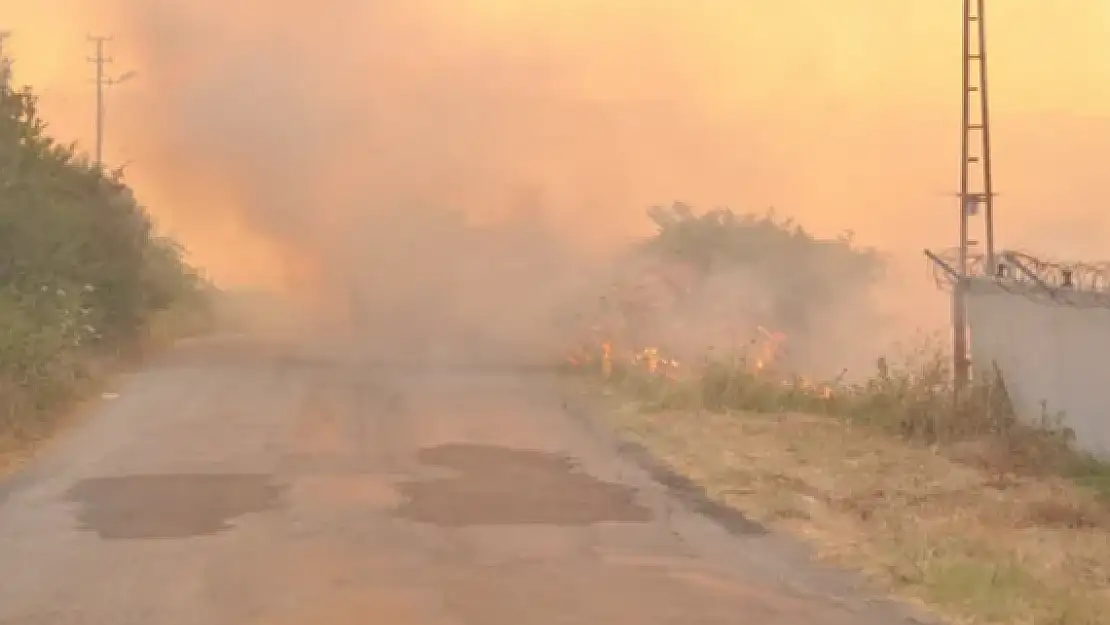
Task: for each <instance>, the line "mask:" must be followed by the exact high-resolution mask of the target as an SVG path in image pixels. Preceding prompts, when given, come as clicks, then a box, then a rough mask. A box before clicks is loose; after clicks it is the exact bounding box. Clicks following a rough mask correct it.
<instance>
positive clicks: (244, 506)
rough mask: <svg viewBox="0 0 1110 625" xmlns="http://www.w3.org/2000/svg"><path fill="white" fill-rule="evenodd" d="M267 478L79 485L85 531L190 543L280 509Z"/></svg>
mask: <svg viewBox="0 0 1110 625" xmlns="http://www.w3.org/2000/svg"><path fill="white" fill-rule="evenodd" d="M283 492H284V488H283V487H282V486H279V485H276V484H273V483H272V482H271V481H270V477H269V476H267V475H243V474H230V475H205V474H198V475H128V476H123V477H103V478H95V479H90V480H84V481H82V482H79V483H78V484H77V485H75V486H74V487H73V488H72V489H71V490H70V493H69V495H70V498H71V499H72V500H73V501H75V502H77V503H79V504H80V505H81V509H80V510H79V512H78V521H79V522H80V524H81V528H82V529H85V530H91V531H94V532H96V533H97V534H98V535H100V537H101V538H105V539H137V538H187V537H191V536H204V535H208V534H215V533H217V532H220V531H223V530H227V529H230V528H231V523H230V522H231V521H232V520H233V519H235V518H236V517H239V516H242V515H244V514H248V513H251V512H261V511H264V510H267V509H270V508H272V507H274V506H275V505H277V504H278V503H279V501H280V499H281V496H282V494H283Z"/></svg>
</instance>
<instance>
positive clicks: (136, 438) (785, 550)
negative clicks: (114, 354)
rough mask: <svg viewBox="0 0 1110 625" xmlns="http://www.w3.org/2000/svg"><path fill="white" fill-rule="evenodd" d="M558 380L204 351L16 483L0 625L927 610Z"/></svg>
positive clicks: (807, 622) (440, 622) (604, 619)
mask: <svg viewBox="0 0 1110 625" xmlns="http://www.w3.org/2000/svg"><path fill="white" fill-rule="evenodd" d="M555 389H556V385H555V384H553V383H552V381H551V380H550V379H548V378H547V377H545V375H544V374H542V373H540V372H535V371H531V372H530V371H527V370H513V369H511V368H499V367H469V368H468V367H446V366H444V367H436V368H430V367H423V368H422V367H417V366H402V365H393V366H390V365H386V364H382V363H368V362H362V363H359V362H354V361H341V360H336V359H326V358H319V357H315V358H308V357H298V356H297V355H296V354H295V353H292V352H288V351H287V350H274V349H261V348H258V347H250V346H246V345H244V344H238V343H225V344H219V345H211V344H210V345H204V344H198V345H193V346H191V347H189V348H185V349H182V350H181V351H179V352H178V353H176V354H175V355H173V356H171V357H169V358H167V359H165V360H164V361H162V362H160V363H156V364H155V365H153V366H151V367H149V368H148V369H146V370H145V371H142V372H140V373H136V374H134V375H132V376H129V377H128V378H127V379H126V380H124V381H123V382H122V383H121V386H120V388H119V396H118V398H115V399H111V400H106V401H104V402H102V405H100V406H99V407H98V408H97V409H96V411H95V412H96V414H92V415H89V416H88V417H87V418H85V419H84V421H83V422H82V424H81V425H80V426H79V427H77V428H75V429H74V430H73V431H71V432H69V433H68V434H66V435H65V436H64V438H63V439H62V440H60V441H59V442H58V443H57V444H55V445H53V446H52V447H51V448H50V450H49V451H48V452H47V453H46V454H45V455H43V456H42V457H40V458H39V459H38V460H36V461H35V462H34V463H33V464H32V465H31V466H29V467H28V468H27V469H26V470H25V471H23V472H22V473H20V474H18V475H16V476H14V477H12V478H10V479H9V480H8V481H7V482H5V483H2V484H0V624H3V625H16V624H18V625H48V624H49V625H61V624H67V625H77V624H81V625H160V624H165V625H178V624H181V625H186V624H187V625H224V624H228V625H231V624H235V625H255V624H257V625H325V624H326V625H371V624H373V625H544V624H551V625H555V624H567V625H569V624H577V623H582V624H590V625H601V624H623V623H628V624H630V625H631V624H635V625H652V624H664V623H666V624H675V625H699V624H718V623H721V624H723V623H730V624H734V623H752V624H754V625H775V624H791V625H834V624H860V625H870V624H875V625H879V624H882V625H892V624H897V623H908V622H912V621H910V620H909V619H907V618H905V617H904V615H903V614H901V610H900V609H898V608H896V607H892V606H890V605H888V604H886V603H879V602H869V601H866V600H864V599H862V598H861V595H860V594H859V593H858V592H857V591H856V590H855V589H853V588H852V586H851V581H850V580H849V579H847V576H845V575H841V574H837V573H835V572H831V571H826V570H822V569H820V568H818V567H816V566H814V565H811V564H809V563H808V560H807V557H806V555H805V553H804V551H803V550H801V549H799V548H797V547H796V546H794V545H792V544H790V542H789V541H786V540H784V539H782V538H779V537H776V536H775V535H773V534H768V533H766V532H763V531H761V530H760V528H759V527H758V526H755V525H753V524H751V523H745V522H744V521H743V519H738V518H736V517H731V518H729V517H727V516H723V517H720V518H717V516H716V515H714V514H712V512H713V511H712V510H711V509H708V508H706V507H705V506H702V505H698V503H697V502H696V501H694V500H692V499H691V498H690V497H689V496H688V493H686V494H683V493H682V492H681V485H676V484H675V483H674V480H671V479H666V476H661V475H659V474H655V473H653V472H652V471H651V470H649V469H648V468H645V465H642V464H641V463H639V462H637V461H636V460H635V459H634V458H633V457H631V456H629V455H628V454H624V453H620V452H618V450H617V448H616V446H615V445H614V444H613V442H612V441H611V440H608V439H607V438H606V437H605V436H603V435H601V434H599V433H597V432H594V431H592V430H591V428H589V427H588V426H587V425H586V420H583V419H582V418H580V417H581V415H577V416H574V415H572V414H569V413H570V412H573V411H568V409H567V407H566V406H565V405H564V403H563V402H562V400H561V398H560V396H559V394H558V392H557V391H556V390H555ZM706 510H708V512H709V513H710V514H706Z"/></svg>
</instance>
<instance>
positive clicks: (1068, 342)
mask: <svg viewBox="0 0 1110 625" xmlns="http://www.w3.org/2000/svg"><path fill="white" fill-rule="evenodd" d="M968 323H969V326H970V331H971V357H972V365H973V367H974V368H975V370H977V371H983V370H989V368H990V367H991V363H992V362H994V363H996V364H997V366H998V367H999V368H1000V369H1001V371H1002V373H1003V375H1004V377H1005V380H1006V385H1007V388H1008V390H1009V392H1010V397H1011V399H1012V401H1013V403H1014V408H1015V409H1016V410H1017V411H1018V413H1019V415H1020V416H1021V417H1022V418H1026V419H1029V420H1030V421H1031V422H1039V421H1040V419H1041V416H1042V415H1043V414H1044V412H1045V410H1046V409H1047V412H1048V414H1049V415H1053V416H1054V415H1055V414H1056V413H1058V412H1062V413H1063V417H1064V421H1063V424H1064V425H1066V426H1067V427H1069V428H1071V429H1072V430H1073V431H1074V432H1075V436H1076V444H1077V445H1078V446H1079V447H1080V448H1082V449H1084V450H1085V451H1088V452H1090V453H1092V454H1095V455H1099V456H1104V457H1110V309H1107V308H1106V307H1104V306H1093V305H1092V306H1082V305H1075V304H1061V303H1058V302H1054V301H1053V300H1052V299H1051V298H1049V297H1048V296H1047V295H1044V294H1037V293H1032V292H1008V291H1006V290H1003V289H1001V288H999V287H998V286H997V285H995V284H993V283H992V282H990V281H976V282H975V283H973V284H972V285H971V288H970V293H969V296H968Z"/></svg>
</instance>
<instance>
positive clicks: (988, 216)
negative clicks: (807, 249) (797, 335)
mask: <svg viewBox="0 0 1110 625" xmlns="http://www.w3.org/2000/svg"><path fill="white" fill-rule="evenodd" d="M985 3H986V2H985V0H963V13H964V15H963V51H962V58H963V69H962V71H961V72H960V73H961V81H962V83H963V84H962V92H963V110H962V115H961V118H962V119H961V121H962V126H963V137H962V145H961V158H960V160H961V166H960V193H959V200H960V251H959V255H960V256H959V262H958V263H957V271H958V272H959V276H958V279H957V281H956V284H955V287H954V289H953V293H952V308H953V310H952V325H953V333H952V338H953V346H952V347H953V349H952V356H953V359H954V363H953V365H954V366H953V369H954V373H955V378H956V385H957V388H962V387H963V386H964V385H965V384H966V383H967V381H968V380H969V379H970V373H971V371H970V360H969V358H968V356H969V353H968V352H969V345H968V343H969V342H968V324H967V288H968V278H969V276H968V265H969V255H970V248H971V246H972V245H973V244H974V243H975V241H973V240H972V239H971V238H970V231H971V223H970V222H971V219H972V218H973V217H977V216H979V215H980V214H982V216H983V238H984V243H985V249H984V252H985V256H986V265H985V270H986V271H987V272H988V274H987V275H991V276H993V275H994V274H995V271H996V269H995V268H996V262H995V248H994V196H995V193H994V187H993V180H992V178H991V141H990V138H991V135H990V100H989V98H988V95H987V34H986V25H985V23H984V19H983V16H984V5H985Z"/></svg>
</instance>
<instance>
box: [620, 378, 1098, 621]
mask: <svg viewBox="0 0 1110 625" xmlns="http://www.w3.org/2000/svg"><path fill="white" fill-rule="evenodd" d="M940 373H943V372H940ZM713 375H720V371H719V370H718V371H717V373H716V374H713V373H712V371H706V372H702V373H701V375H700V376H699V379H698V380H696V384H690V383H682V382H675V381H666V380H662V381H660V380H658V379H656V380H655V381H651V380H647V381H645V379H644V377H643V376H638V375H635V374H633V373H630V372H621V371H620V367H618V372H617V374H615V376H614V377H615V380H610V382H609V383H608V384H606V385H601V386H599V387H598V388H599V389H600V388H604V389H605V390H606V391H607V392H608V394H609V396H610V400H611V401H614V402H616V404H617V405H614V406H611V409H610V410H606V411H603V412H604V413H605V414H607V415H608V419H610V424H611V425H612V426H613V427H614V428H615V429H617V430H618V431H619V432H620V433H621V434H622V435H623V436H626V437H628V438H631V439H633V440H635V441H636V442H638V443H640V444H641V445H643V446H644V447H645V448H647V449H648V450H649V451H650V452H652V453H654V454H655V455H656V456H657V457H658V458H659V459H661V460H662V461H664V462H666V463H667V464H669V465H670V466H671V468H673V469H674V470H676V471H677V472H679V473H682V474H684V475H686V476H687V477H689V478H691V479H693V480H695V481H697V482H699V483H701V484H702V485H704V486H705V488H706V490H707V491H708V492H709V494H710V495H711V496H713V497H716V498H717V499H719V500H720V501H722V502H724V503H726V504H728V505H730V506H734V507H736V508H738V509H740V510H742V511H743V512H744V513H745V514H747V515H748V516H749V517H751V518H754V519H757V520H759V521H761V522H764V523H766V524H768V525H770V526H773V527H778V528H781V529H783V530H785V531H788V532H790V533H793V534H796V535H798V536H800V537H802V538H804V539H805V540H806V541H807V542H808V543H810V544H811V545H813V546H814V547H815V548H816V550H817V553H818V554H819V556H820V558H822V559H824V560H828V561H831V562H834V563H837V564H839V565H842V566H845V567H847V568H851V569H856V570H861V571H863V572H865V573H866V574H867V575H868V576H869V577H870V578H871V579H873V580H875V581H876V582H877V583H879V584H881V585H882V586H884V587H886V588H887V589H888V590H889V591H891V592H893V593H894V594H897V595H899V596H901V597H903V598H906V599H909V600H912V601H914V602H916V603H919V604H921V605H924V606H926V607H928V608H930V609H932V610H933V611H935V612H937V613H938V614H941V615H943V616H945V617H947V618H949V619H951V620H952V621H954V622H961V623H975V624H998V625H1001V624H1007V625H1011V624H1030V625H1033V624H1035V625H1095V624H1099V623H1110V503H1108V501H1110V498H1108V497H1107V493H1108V492H1110V488H1108V485H1110V470H1107V468H1106V467H1105V466H1104V465H1102V464H1099V463H1096V462H1093V461H1090V460H1088V459H1085V458H1083V457H1082V456H1079V455H1077V454H1074V453H1072V452H1070V451H1069V450H1068V448H1067V445H1066V444H1065V438H1066V437H1061V436H1057V435H1052V434H1046V433H1041V432H1033V431H1031V430H1028V429H1026V428H1022V427H1020V426H1016V425H1014V424H1013V423H1012V422H1010V421H1009V420H1008V419H1006V418H1003V417H1002V416H1001V413H1000V412H997V411H996V412H994V413H991V414H989V415H988V413H990V411H988V410H987V408H986V406H985V405H984V404H982V403H981V401H979V400H982V399H983V398H984V397H988V395H979V398H978V400H975V401H977V402H979V403H976V404H972V403H964V404H962V405H960V404H955V405H954V404H952V402H951V394H950V389H946V388H945V387H944V385H943V384H935V385H934V384H932V379H933V378H931V377H929V375H925V376H917V377H914V376H908V375H907V376H903V377H899V376H900V375H901V374H895V375H891V374H890V372H888V371H885V372H883V375H880V376H878V377H877V380H873V381H872V382H870V383H868V385H865V387H858V388H856V389H855V391H854V395H853V396H852V397H851V398H849V399H844V398H843V396H841V398H840V399H838V398H837V397H836V396H833V397H832V398H828V399H827V400H826V398H825V397H824V393H823V392H821V391H819V392H817V393H816V395H815V394H814V393H810V392H808V391H806V392H801V393H799V392H798V389H797V388H795V387H790V386H783V385H781V384H779V386H778V389H779V390H774V391H772V390H770V387H769V386H767V385H762V383H757V382H755V381H752V380H746V381H744V380H740V381H739V382H737V380H732V381H730V382H728V384H726V385H724V386H722V384H721V380H713V379H710V378H712V376H713ZM730 375H731V374H730ZM915 375H916V374H915ZM884 376H885V378H884ZM726 387H727V389H728V390H727V391H726V392H728V393H732V395H730V396H729V399H728V400H727V401H722V400H721V393H722V388H726ZM707 389H710V390H711V391H712V392H711V393H710V394H707V392H706V390H707ZM783 389H785V390H783ZM945 397H946V398H947V399H944V401H943V402H942V401H941V398H945ZM617 398H619V399H617ZM817 398H820V401H818V399H817ZM989 399H990V401H992V402H994V401H995V400H996V399H997V398H996V397H994V396H993V395H990V397H989ZM707 400H708V401H707ZM969 402H970V400H969ZM707 405H709V406H710V407H711V408H712V409H708V408H707V407H706V406H707ZM741 408H742V409H741ZM798 408H802V409H804V410H806V411H808V412H802V411H801V410H799V409H798ZM973 409H974V410H973ZM816 411H822V412H824V413H825V414H813V413H814V412H816ZM984 415H988V416H986V417H985V416H984Z"/></svg>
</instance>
